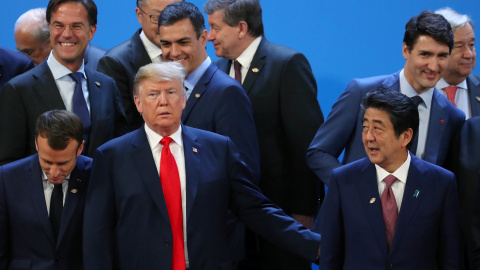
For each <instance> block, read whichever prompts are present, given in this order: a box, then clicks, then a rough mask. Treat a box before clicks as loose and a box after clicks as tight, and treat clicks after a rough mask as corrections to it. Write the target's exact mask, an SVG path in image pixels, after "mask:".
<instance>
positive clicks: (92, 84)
mask: <svg viewBox="0 0 480 270" xmlns="http://www.w3.org/2000/svg"><path fill="white" fill-rule="evenodd" d="M85 73H86V75H87V86H88V91H89V93H90V97H89V99H90V116H91V120H92V127H91V131H90V141H89V142H88V148H87V149H86V151H85V150H84V151H85V152H84V153H85V154H86V155H87V156H93V154H94V152H95V149H97V147H99V146H100V145H102V144H103V143H105V142H107V141H108V140H110V139H113V138H115V137H117V136H120V135H122V134H125V133H126V123H125V122H126V121H125V113H124V111H123V107H122V102H121V100H120V96H119V94H118V90H117V87H116V85H115V82H114V81H113V80H112V79H111V78H109V77H107V76H105V75H103V74H101V73H99V72H97V71H94V70H91V69H89V68H85ZM53 109H59V110H65V104H64V103H63V100H62V97H61V96H60V92H59V90H58V87H57V84H56V83H55V79H54V78H53V75H52V72H51V71H50V68H49V67H48V64H47V62H46V61H44V62H42V63H41V64H40V65H38V66H37V67H35V68H33V69H31V70H29V71H28V72H26V73H23V74H22V75H20V76H17V77H15V78H14V79H13V80H11V81H9V82H8V83H7V84H6V85H5V86H4V87H3V88H2V90H1V91H0V126H1V127H2V128H1V129H0V164H5V163H8V162H11V161H13V160H17V159H20V158H24V157H27V156H29V155H32V154H34V153H36V152H37V151H36V148H35V124H36V121H37V118H38V116H40V115H41V114H42V113H44V112H46V111H49V110H53Z"/></svg>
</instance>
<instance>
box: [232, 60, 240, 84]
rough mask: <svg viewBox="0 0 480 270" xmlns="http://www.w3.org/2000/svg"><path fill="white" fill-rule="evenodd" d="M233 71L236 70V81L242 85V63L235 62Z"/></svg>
mask: <svg viewBox="0 0 480 270" xmlns="http://www.w3.org/2000/svg"><path fill="white" fill-rule="evenodd" d="M233 69H234V70H235V80H237V82H238V83H239V84H242V72H241V69H242V65H241V64H240V62H238V61H237V60H235V61H234V62H233Z"/></svg>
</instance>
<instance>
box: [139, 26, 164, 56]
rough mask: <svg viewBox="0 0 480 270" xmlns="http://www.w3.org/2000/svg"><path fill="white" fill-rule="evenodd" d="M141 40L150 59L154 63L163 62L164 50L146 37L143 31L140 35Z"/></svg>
mask: <svg viewBox="0 0 480 270" xmlns="http://www.w3.org/2000/svg"><path fill="white" fill-rule="evenodd" d="M140 40H141V41H142V43H143V46H144V47H145V50H146V51H147V54H148V57H150V60H152V63H160V62H162V49H160V48H159V47H157V45H155V44H153V42H151V41H150V39H148V38H147V36H145V33H144V32H143V31H142V32H141V33H140Z"/></svg>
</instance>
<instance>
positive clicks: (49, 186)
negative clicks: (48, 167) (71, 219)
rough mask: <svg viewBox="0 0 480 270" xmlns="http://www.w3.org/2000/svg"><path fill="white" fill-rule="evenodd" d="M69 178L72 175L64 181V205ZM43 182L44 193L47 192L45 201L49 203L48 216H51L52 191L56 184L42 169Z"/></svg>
mask: <svg viewBox="0 0 480 270" xmlns="http://www.w3.org/2000/svg"><path fill="white" fill-rule="evenodd" d="M68 179H70V175H69V176H67V178H65V180H63V182H62V191H63V205H65V197H66V196H65V194H67V189H68ZM42 182H43V193H44V194H45V203H46V204H47V212H48V216H50V200H51V198H52V192H53V188H54V185H53V184H52V183H50V181H48V178H47V175H46V174H45V172H43V171H42Z"/></svg>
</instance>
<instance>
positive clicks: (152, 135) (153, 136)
mask: <svg viewBox="0 0 480 270" xmlns="http://www.w3.org/2000/svg"><path fill="white" fill-rule="evenodd" d="M144 126H145V133H147V139H148V143H149V144H150V149H151V150H152V151H153V150H154V148H156V147H158V146H159V144H160V141H161V140H162V139H163V136H161V135H159V134H158V133H156V132H155V131H153V130H152V129H151V128H150V127H148V125H147V124H145V125H144ZM169 137H170V138H172V139H173V141H174V142H175V143H176V144H178V145H180V146H181V147H182V148H183V139H182V125H179V127H178V129H177V131H175V132H174V133H173V134H172V135H170V136H169Z"/></svg>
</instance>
